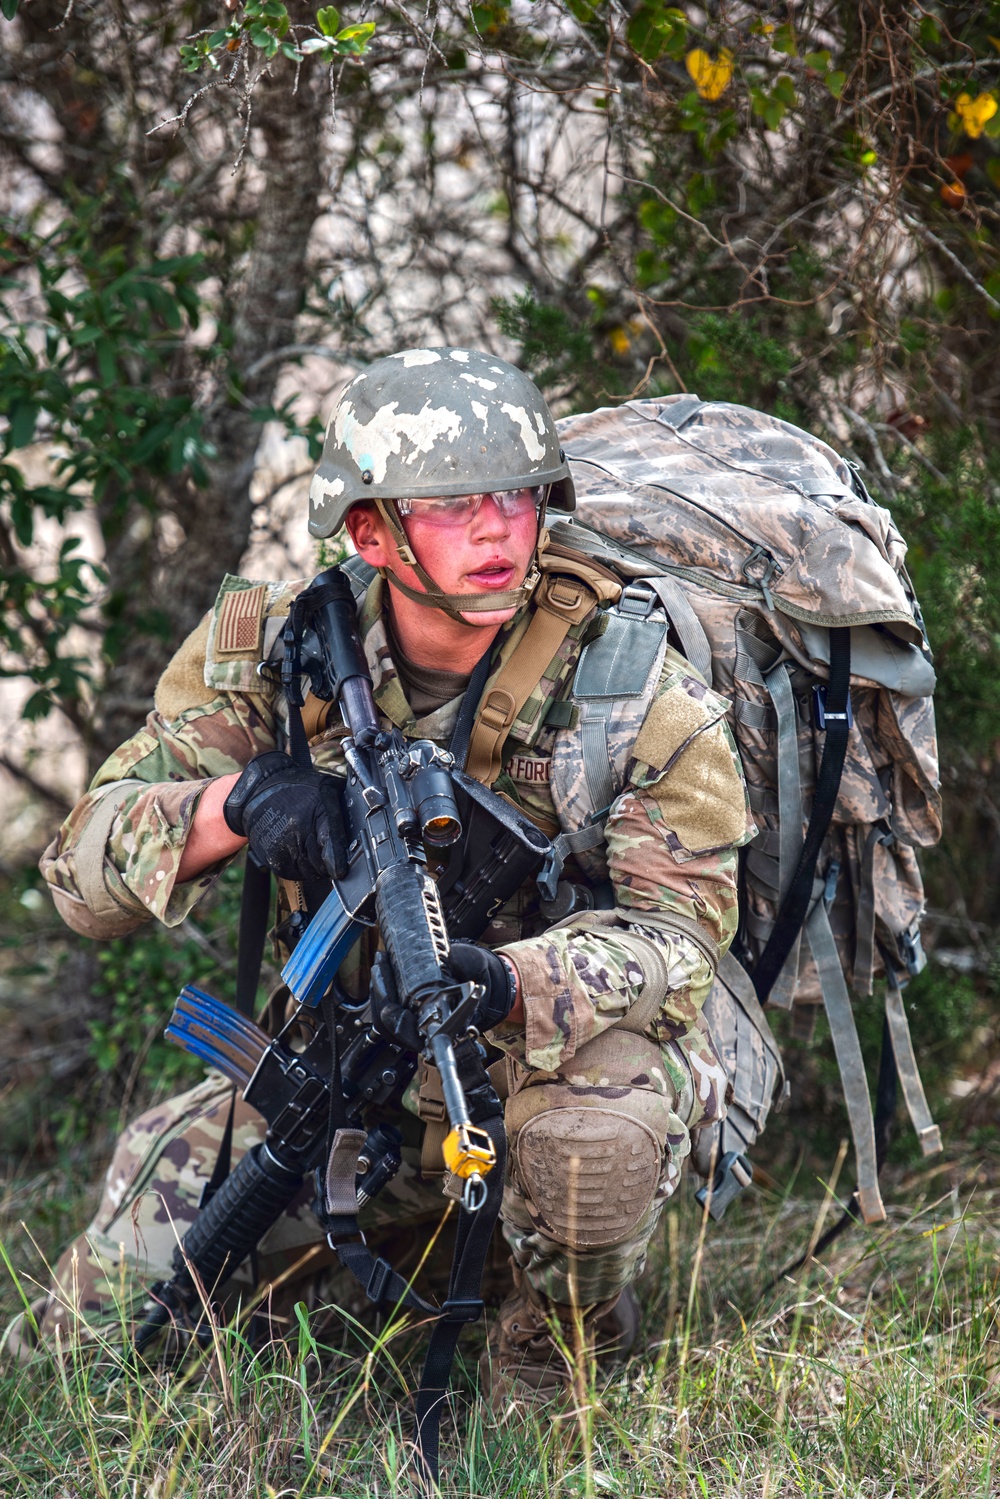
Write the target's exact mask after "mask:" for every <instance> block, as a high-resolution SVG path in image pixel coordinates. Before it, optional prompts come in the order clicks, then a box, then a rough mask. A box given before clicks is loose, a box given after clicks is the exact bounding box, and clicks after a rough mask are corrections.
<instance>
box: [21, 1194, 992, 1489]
mask: <svg viewBox="0 0 1000 1499" xmlns="http://www.w3.org/2000/svg"><path fill="white" fill-rule="evenodd" d="M948 1176H949V1173H946V1174H942V1173H941V1172H940V1169H938V1170H937V1171H936V1172H934V1171H930V1172H927V1173H926V1174H924V1173H918V1174H917V1176H916V1177H915V1178H914V1179H913V1180H912V1181H911V1182H910V1183H908V1184H907V1188H908V1189H907V1193H906V1197H907V1202H908V1204H909V1206H908V1207H907V1208H905V1209H904V1208H902V1207H897V1208H896V1209H895V1210H894V1212H893V1214H892V1216H891V1219H890V1222H889V1223H888V1224H887V1225H885V1226H883V1227H882V1228H880V1229H879V1230H877V1231H875V1232H871V1231H861V1230H855V1231H854V1232H853V1233H852V1234H851V1235H849V1236H848V1237H847V1238H845V1239H844V1240H842V1241H841V1242H840V1243H839V1245H838V1246H837V1248H836V1250H835V1252H834V1253H833V1255H832V1256H831V1258H830V1259H829V1260H827V1261H825V1262H824V1263H822V1264H820V1265H814V1266H813V1267H812V1268H811V1269H810V1270H809V1271H808V1272H807V1273H805V1274H803V1275H800V1276H799V1277H798V1279H797V1281H796V1282H791V1281H787V1280H786V1281H782V1282H779V1284H778V1285H777V1286H776V1287H775V1288H774V1289H773V1291H771V1292H770V1293H768V1294H767V1295H765V1296H764V1297H763V1298H762V1295H761V1292H762V1289H763V1287H764V1286H765V1285H766V1282H767V1280H768V1279H769V1277H770V1276H771V1275H772V1274H773V1273H774V1271H775V1270H776V1269H777V1268H779V1266H780V1264H781V1263H782V1262H783V1260H784V1259H785V1258H786V1257H788V1256H790V1255H791V1254H793V1253H794V1252H795V1251H796V1250H797V1249H801V1248H804V1247H805V1245H806V1244H807V1243H808V1242H809V1239H810V1236H811V1233H812V1231H813V1229H814V1226H815V1222H816V1216H817V1204H816V1202H812V1203H811V1204H810V1203H804V1202H802V1201H795V1200H791V1199H788V1200H784V1201H782V1200H779V1199H777V1198H764V1197H760V1198H757V1199H756V1200H755V1201H753V1202H749V1203H746V1204H744V1205H742V1206H741V1207H739V1208H736V1209H734V1210H732V1211H731V1212H730V1215H729V1217H728V1218H727V1220H726V1222H725V1224H724V1225H722V1226H721V1227H715V1226H709V1227H708V1228H707V1230H705V1229H704V1226H703V1225H702V1224H701V1222H700V1219H699V1217H698V1215H697V1214H696V1213H695V1211H694V1210H693V1205H692V1204H691V1203H690V1201H689V1200H688V1199H687V1196H686V1194H684V1196H685V1200H684V1202H683V1203H679V1204H677V1205H675V1206H672V1207H671V1209H670V1210H669V1211H668V1213H667V1215H666V1218H665V1229H664V1233H663V1235H662V1239H661V1242H660V1245H659V1248H658V1262H657V1263H656V1264H655V1265H654V1266H652V1267H651V1269H650V1271H649V1272H648V1273H647V1278H646V1282H645V1296H644V1304H645V1311H646V1316H645V1327H644V1343H643V1347H642V1350H641V1352H640V1353H639V1356H638V1357H636V1358H633V1360H632V1361H631V1362H630V1363H629V1365H628V1366H627V1367H626V1368H625V1369H624V1370H621V1371H619V1372H618V1373H617V1374H616V1375H615V1377H614V1378H613V1379H612V1380H611V1382H610V1383H607V1382H606V1381H603V1380H601V1379H599V1378H598V1377H596V1376H593V1377H592V1378H591V1379H590V1380H589V1381H587V1382H585V1387H584V1388H583V1389H582V1390H581V1392H580V1394H581V1396H582V1398H581V1399H580V1400H579V1401H578V1404H577V1408H576V1410H575V1412H573V1413H571V1414H570V1415H569V1416H568V1417H567V1418H564V1419H563V1420H561V1421H555V1420H553V1418H552V1413H551V1412H548V1411H546V1412H544V1413H542V1414H541V1416H540V1418H539V1419H538V1420H537V1421H529V1422H527V1423H526V1422H524V1421H523V1420H522V1421H519V1422H517V1423H514V1424H511V1425H508V1426H503V1425H498V1424H497V1422H496V1421H494V1420H493V1419H492V1418H491V1417H490V1416H489V1415H488V1414H487V1413H486V1412H485V1410H484V1408H483V1406H482V1404H481V1403H480V1402H479V1401H478V1400H477V1399H476V1395H475V1377H474V1372H473V1371H474V1368H475V1354H476V1352H477V1349H478V1346H479V1345H477V1342H476V1337H477V1336H478V1337H479V1338H480V1339H481V1337H482V1333H481V1332H478V1333H477V1334H474V1335H472V1336H470V1337H469V1338H468V1341H467V1348H466V1359H467V1363H466V1365H465V1366H463V1369H462V1370H461V1371H460V1373H459V1377H458V1380H457V1386H458V1389H457V1394H456V1396H455V1400H454V1402H453V1408H454V1419H451V1420H448V1421H446V1423H445V1425H446V1431H445V1450H444V1463H443V1477H442V1492H443V1494H445V1495H459V1494H462V1495H476V1496H480V1495H481V1496H490V1499H493V1496H496V1495H501V1494H502V1495H505V1496H507V1495H510V1496H518V1499H554V1496H563V1495H566V1496H569V1495H581V1496H587V1499H590V1496H597V1495H603V1494H614V1495H618V1496H636V1499H638V1496H640V1495H642V1496H657V1499H673V1496H678V1499H679V1496H681V1495H685V1496H686V1495H691V1496H699V1495H703V1496H708V1495H711V1496H713V1499H737V1496H738V1499H786V1496H788V1499H790V1496H810V1499H811V1496H817V1499H818V1496H823V1499H834V1496H837V1499H839V1496H845V1499H846V1496H861V1495H865V1496H867V1495H872V1496H875V1495H878V1496H880V1499H882V1496H887V1495H907V1496H913V1499H972V1496H984V1499H985V1496H992V1495H994V1494H995V1493H996V1492H997V1488H998V1482H997V1478H996V1477H995V1473H996V1472H997V1468H998V1458H1000V1450H998V1449H1000V1438H998V1431H997V1417H998V1415H1000V1384H998V1381H1000V1358H998V1346H1000V1345H998V1341H997V1294H998V1293H997V1274H998V1265H1000V1261H998V1241H1000V1215H998V1212H997V1207H998V1203H997V1195H996V1194H995V1193H994V1191H993V1190H992V1189H991V1188H990V1187H988V1186H986V1187H983V1186H976V1184H975V1181H974V1176H975V1173H974V1172H970V1173H968V1174H965V1173H963V1172H962V1171H961V1170H960V1169H959V1168H958V1167H953V1168H952V1169H951V1171H950V1177H951V1181H950V1183H949V1186H948V1190H947V1191H946V1193H945V1195H944V1196H943V1197H940V1198H939V1199H936V1200H935V1199H934V1198H933V1197H932V1196H930V1195H929V1194H930V1189H931V1188H932V1187H933V1186H934V1185H935V1183H940V1182H941V1181H942V1180H945V1181H947V1180H948ZM897 1200H900V1199H899V1198H898V1197H897ZM9 1206H12V1204H9ZM5 1239H6V1242H7V1243H8V1244H9V1245H10V1247H11V1249H12V1250H14V1251H15V1252H16V1254H17V1258H18V1261H19V1262H20V1264H21V1266H22V1267H23V1266H24V1264H25V1262H26V1259H27V1258H29V1257H30V1253H31V1251H30V1246H26V1241H25V1240H24V1238H23V1235H22V1234H21V1231H20V1230H18V1229H17V1228H16V1226H15V1225H13V1224H11V1226H10V1229H9V1231H8V1232H7V1234H6V1235H5ZM8 1289H9V1290H12V1289H13V1282H9V1286H8ZM25 1289H26V1291H27V1292H28V1294H30V1292H31V1287H30V1286H29V1285H26V1286H25ZM5 1299H6V1300H7V1303H8V1305H9V1304H10V1300H11V1298H10V1295H8V1296H7V1297H6V1298H5ZM317 1327H318V1324H317V1323H316V1322H315V1321H312V1322H311V1321H310V1319H309V1318H308V1317H307V1316H306V1315H305V1313H304V1310H303V1312H302V1314H301V1317H300V1323H299V1327H298V1336H297V1341H296V1343H295V1344H294V1346H293V1345H289V1344H285V1345H281V1346H279V1347H278V1348H271V1349H269V1350H267V1352H266V1353H264V1354H259V1353H258V1354H256V1355H254V1354H252V1353H251V1351H250V1350H249V1348H248V1347H247V1346H246V1344H245V1342H244V1341H243V1338H242V1335H241V1334H240V1332H239V1331H238V1330H232V1329H229V1330H226V1329H222V1330H220V1331H219V1333H218V1335H217V1338H216V1341H215V1344H214V1346H213V1347H212V1348H211V1349H210V1350H209V1351H208V1353H207V1354H206V1355H205V1357H204V1358H203V1359H202V1360H201V1362H199V1363H197V1364H196V1365H194V1366H191V1367H188V1368H187V1369H186V1370H185V1371H184V1372H183V1373H178V1372H173V1373H168V1372H164V1371H160V1372H157V1373H155V1374H153V1373H150V1372H144V1374H143V1376H142V1377H141V1378H140V1377H138V1375H137V1374H136V1373H135V1372H134V1371H126V1372H125V1373H124V1374H122V1376H121V1377H120V1378H118V1379H115V1380H109V1379H108V1377H107V1370H108V1359H103V1360H100V1359H99V1360H97V1361H95V1360H94V1358H93V1356H92V1355H87V1356H79V1355H78V1354H77V1353H75V1352H74V1350H72V1349H69V1350H67V1351H66V1352H65V1353H64V1355H63V1357H62V1358H61V1359H58V1360H49V1361H44V1362H40V1363H38V1364H36V1365H35V1366H33V1367H29V1368H23V1369H17V1370H13V1371H12V1370H9V1369H8V1370H7V1371H6V1372H5V1373H4V1375H3V1376H2V1385H3V1396H4V1400H3V1405H4V1412H5V1414H4V1416H3V1421H4V1428H3V1434H2V1441H0V1492H2V1493H3V1495H4V1496H7V1495H9V1496H11V1499H13V1496H15V1495H16V1496H21V1495H24V1496H26V1499H27V1496H31V1499H126V1496H127V1499H242V1496H247V1499H249V1496H253V1499H270V1496H274V1499H278V1496H280V1499H334V1496H336V1499H376V1496H379V1499H382V1496H389V1495H393V1496H395V1495H407V1494H409V1493H411V1492H416V1490H415V1488H414V1485H413V1481H412V1464H411V1458H410V1449H409V1447H408V1412H407V1406H406V1399H407V1395H408V1392H409V1390H410V1389H411V1388H412V1384H413V1382H414V1381H415V1379H416V1377H417V1372H418V1370H419V1355H420V1352H421V1350H422V1342H421V1339H420V1338H419V1337H418V1336H417V1334H416V1333H415V1331H414V1330H413V1329H412V1328H410V1327H409V1326H408V1325H407V1324H406V1322H405V1321H402V1320H401V1321H396V1322H393V1323H390V1324H389V1325H388V1326H387V1327H386V1328H384V1329H383V1330H382V1331H381V1332H380V1333H376V1332H375V1331H373V1330H372V1329H371V1328H370V1327H369V1328H367V1329H366V1328H365V1327H364V1326H362V1325H361V1324H357V1323H355V1324H353V1325H352V1326H351V1328H350V1330H349V1332H348V1333H347V1334H345V1335H344V1336H343V1337H342V1338H341V1339H340V1341H341V1343H342V1346H341V1347H340V1348H339V1349H337V1350H334V1349H330V1348H326V1347H324V1346H322V1345H321V1344H320V1343H319V1342H318V1341H317V1332H316V1329H317ZM348 1345H349V1346H348Z"/></svg>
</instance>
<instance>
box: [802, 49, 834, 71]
mask: <svg viewBox="0 0 1000 1499" xmlns="http://www.w3.org/2000/svg"><path fill="white" fill-rule="evenodd" d="M805 64H806V67H807V68H812V70H813V72H814V73H825V72H826V70H827V68H828V67H829V66H830V53H829V51H828V50H827V48H826V47H824V48H823V50H822V52H807V53H806V56H805Z"/></svg>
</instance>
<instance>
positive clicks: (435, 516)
mask: <svg viewBox="0 0 1000 1499" xmlns="http://www.w3.org/2000/svg"><path fill="white" fill-rule="evenodd" d="M543 493H544V487H543V486H542V485H541V484H536V485H532V486H531V487H530V488H528V489H503V490H498V491H493V492H489V493H486V494H444V495H435V496H431V497H426V498H421V499H413V500H397V501H396V509H397V510H398V511H399V514H400V515H401V516H402V517H403V519H404V520H405V519H409V518H412V519H414V520H422V521H428V522H429V523H430V524H431V525H436V526H454V525H464V524H466V523H467V522H468V521H471V520H475V518H476V516H477V515H478V514H479V511H480V508H481V506H482V503H483V501H484V500H492V501H493V502H494V504H495V505H496V506H497V509H498V510H499V511H500V514H501V515H503V516H504V517H506V519H507V520H512V519H513V518H514V517H516V516H522V515H527V513H528V512H529V511H530V510H534V511H536V512H537V510H538V508H539V506H540V505H541V503H542V495H543Z"/></svg>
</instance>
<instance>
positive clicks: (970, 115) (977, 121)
mask: <svg viewBox="0 0 1000 1499" xmlns="http://www.w3.org/2000/svg"><path fill="white" fill-rule="evenodd" d="M996 112H997V101H996V99H995V98H994V97H993V95H992V94H977V95H976V97H975V98H974V99H973V97H972V95H971V94H959V96H958V98H957V99H956V100H955V112H954V114H950V115H949V116H948V124H949V125H950V126H951V128H952V130H958V129H962V130H964V131H965V133H966V135H970V136H971V137H972V139H973V140H976V138H977V137H978V136H980V135H982V133H983V131H984V130H985V129H986V126H987V124H988V123H989V121H990V120H992V118H993V116H994V115H995V114H996Z"/></svg>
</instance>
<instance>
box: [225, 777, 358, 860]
mask: <svg viewBox="0 0 1000 1499" xmlns="http://www.w3.org/2000/svg"><path fill="white" fill-rule="evenodd" d="M343 785H344V783H343V780H342V779H341V778H340V777H339V776H331V775H324V774H323V773H322V771H319V770H313V769H311V768H310V769H309V770H306V769H305V768H304V767H303V766H301V765H296V764H295V761H294V760H293V759H292V758H291V756H290V755H286V754H283V753H282V751H281V750H268V751H267V752H266V753H265V754H263V755H258V756H257V757H256V759H254V760H251V761H250V764H249V765H248V766H247V768H246V770H245V771H244V772H243V774H242V775H241V776H240V778H239V780H238V781H237V782H236V785H235V786H234V787H233V789H232V791H230V793H229V795H228V796H227V797H226V800H225V803H224V805H223V809H222V811H223V816H224V817H225V819H226V826H227V827H228V828H229V830H230V832H233V833H236V834H237V835H238V836H239V837H241V838H246V839H247V841H248V843H249V844H250V852H251V853H252V854H253V856H254V858H255V859H256V860H257V862H258V864H264V865H266V866H267V867H268V869H273V870H274V872H275V874H277V875H280V876H281V878H282V879H285V880H301V879H310V878H318V879H329V878H330V877H331V876H333V877H334V878H336V879H342V878H343V877H344V875H345V874H346V873H347V838H346V836H345V833H344V818H343V813H342V812H341V808H340V794H341V791H342V789H343Z"/></svg>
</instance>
